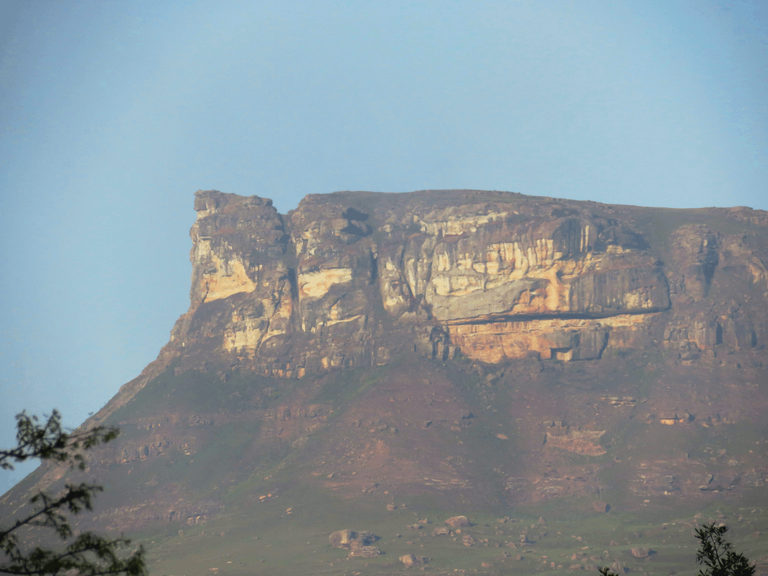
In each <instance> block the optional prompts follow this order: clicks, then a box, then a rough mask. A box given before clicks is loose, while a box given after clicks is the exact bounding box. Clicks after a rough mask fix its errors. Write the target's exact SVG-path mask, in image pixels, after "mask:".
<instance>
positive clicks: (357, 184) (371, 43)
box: [0, 0, 768, 491]
mask: <svg viewBox="0 0 768 576" xmlns="http://www.w3.org/2000/svg"><path fill="white" fill-rule="evenodd" d="M767 94H768V4H767V3H765V2H751V1H735V0H734V1H725V0H691V1H686V0H662V1H651V0H649V1H644V2H621V1H618V0H606V1H597V0H595V1H592V0H579V1H570V2H566V1H556V0H552V1H548V2H540V1H539V2H529V1H522V0H521V1H507V2H491V1H484V0H473V1H471V2H470V1H462V2H459V1H450V0H443V1H440V2H432V1H422V2H412V1H409V2H399V1H393V0H390V1H387V2H373V1H371V2H360V1H349V0H346V1H328V2H323V1H313V2H291V1H285V0H283V1H280V2H269V1H259V2H239V1H237V0H228V1H227V2H218V1H210V2H201V1H191V0H185V1H183V2H181V1H172V0H167V1H157V0H152V1H144V0H133V1H131V2H118V1H113V2H108V1H101V0H99V1H76V0H69V1H67V2H51V1H48V0H24V1H21V0H17V1H7V0H0V202H1V204H0V251H1V254H0V256H1V257H2V262H3V270H2V273H1V274H0V327H2V335H1V336H0V338H1V340H0V342H1V343H2V346H0V445H2V446H9V445H11V444H13V431H14V428H13V415H14V414H16V413H17V412H19V411H20V410H22V409H27V410H28V411H30V412H34V413H39V414H41V413H44V412H49V411H50V410H51V408H54V407H57V408H59V409H60V410H61V411H62V412H63V413H64V415H65V420H66V422H67V423H68V424H69V425H71V426H75V425H77V424H79V423H80V422H82V420H84V419H85V418H86V417H87V415H88V413H89V412H93V411H96V410H98V409H99V408H100V407H101V406H102V405H103V404H104V403H105V402H106V401H107V400H108V399H109V398H110V397H111V396H112V395H114V394H115V392H116V391H117V389H118V387H119V386H120V385H121V384H123V383H125V382H126V381H128V380H130V379H132V378H133V377H135V376H136V375H137V374H138V373H139V372H140V371H141V369H142V368H143V367H144V366H145V365H146V364H147V363H148V362H150V361H151V360H153V359H154V358H155V356H156V355H157V353H158V351H159V349H160V347H161V346H162V345H163V344H165V342H166V341H167V339H168V334H169V331H170V329H171V326H172V325H173V322H174V321H175V320H176V318H177V317H178V316H179V315H180V314H182V313H183V312H184V311H185V310H186V308H187V305H188V291H189V277H190V272H191V268H190V264H189V261H188V258H187V254H188V251H189V248H190V240H189V237H188V230H189V227H190V226H191V224H192V222H193V221H194V212H193V210H192V200H193V196H192V195H193V193H194V191H195V190H198V189H211V188H215V189H218V190H222V191H224V192H234V193H237V194H244V195H250V194H258V195H260V196H265V197H268V198H272V199H273V200H274V202H275V205H276V206H277V207H278V209H279V210H280V211H281V212H283V213H284V212H286V211H288V210H290V209H292V208H294V207H295V206H296V205H297V204H298V202H299V200H300V199H301V198H302V197H303V196H304V195H305V194H309V193H324V192H332V191H335V190H375V191H391V192H399V191H411V190H419V189H427V188H480V189H498V190H509V191H515V192H522V193H524V194H532V195H543V196H556V197H564V198H573V199H589V200H596V201H600V202H611V203H623V204H639V205H648V206H670V207H698V206H734V205H747V206H752V207H754V208H761V209H768V185H767V184H766V183H768V130H767V128H768V104H767V103H768V98H767V97H766V95H767ZM18 479H19V474H16V475H7V474H6V475H5V477H4V478H0V491H3V490H4V489H6V488H8V487H9V486H10V485H11V483H12V482H14V481H16V480H18Z"/></svg>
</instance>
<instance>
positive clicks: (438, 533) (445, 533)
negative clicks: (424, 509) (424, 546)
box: [432, 527, 451, 536]
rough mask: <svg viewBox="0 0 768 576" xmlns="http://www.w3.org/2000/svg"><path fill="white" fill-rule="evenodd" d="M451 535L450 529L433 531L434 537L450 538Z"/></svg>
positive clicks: (443, 528)
mask: <svg viewBox="0 0 768 576" xmlns="http://www.w3.org/2000/svg"><path fill="white" fill-rule="evenodd" d="M450 535H451V530H450V528H445V527H441V528H435V529H434V530H432V536H450Z"/></svg>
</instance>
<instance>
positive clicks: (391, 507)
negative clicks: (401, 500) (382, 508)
mask: <svg viewBox="0 0 768 576" xmlns="http://www.w3.org/2000/svg"><path fill="white" fill-rule="evenodd" d="M396 508H397V506H395V505H394V504H387V510H389V511H390V512H392V510H395V509H396Z"/></svg>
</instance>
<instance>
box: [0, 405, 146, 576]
mask: <svg viewBox="0 0 768 576" xmlns="http://www.w3.org/2000/svg"><path fill="white" fill-rule="evenodd" d="M16 429H17V432H16V441H17V446H16V448H12V449H10V450H0V468H2V469H3V470H13V463H18V462H24V461H25V460H29V459H34V458H40V459H41V460H48V461H52V462H58V463H60V464H65V465H66V464H69V465H70V467H73V468H74V467H77V468H78V469H80V470H84V469H85V457H84V456H83V452H84V451H86V450H89V449H90V448H93V447H94V446H97V445H99V444H103V443H105V442H109V441H110V440H113V439H114V438H116V437H117V435H118V433H119V431H118V430H117V428H111V427H104V426H97V427H95V428H91V429H90V430H86V431H82V432H68V431H66V430H65V429H64V428H63V427H62V425H61V414H59V412H57V411H56V410H54V411H53V413H52V414H51V416H50V417H49V418H48V419H47V420H46V421H45V423H43V424H40V423H39V421H38V418H37V417H36V416H27V414H26V413H24V412H22V413H21V414H19V415H17V416H16ZM102 490H103V488H102V487H101V486H98V485H96V484H88V483H85V482H83V483H80V484H66V486H65V488H64V491H63V492H61V493H59V494H56V495H51V494H48V493H46V492H42V491H41V492H38V493H37V494H36V495H35V496H34V497H33V498H32V499H31V501H30V504H31V509H30V510H29V511H26V512H23V513H22V517H21V518H17V519H15V520H11V522H10V525H9V526H6V525H5V523H6V519H4V518H2V519H0V574H16V575H21V576H36V575H54V574H62V573H64V572H68V571H70V570H72V571H76V573H78V574H79V575H80V576H101V575H109V574H114V575H117V574H125V575H126V576H144V575H145V574H146V566H145V560H144V549H143V547H141V546H139V548H138V549H136V550H134V551H133V553H131V554H130V555H128V556H125V555H123V554H121V553H120V552H121V549H122V548H124V547H126V546H128V545H130V540H127V539H125V538H117V539H114V540H111V539H108V538H104V537H102V536H99V535H97V534H94V533H92V532H83V533H80V534H78V535H76V536H75V534H74V531H73V530H72V526H71V525H70V523H69V519H68V517H67V515H68V514H71V515H75V514H79V513H80V512H82V511H83V510H91V509H92V503H93V497H94V496H95V495H96V494H97V493H99V492H101V491H102ZM33 528H43V529H45V528H47V529H50V530H52V531H53V532H54V533H55V534H56V535H58V537H59V538H61V539H62V540H63V541H64V542H65V544H66V545H65V547H64V548H63V549H62V550H49V549H47V548H42V547H40V546H37V547H35V548H33V549H31V550H25V549H23V548H22V546H21V545H20V544H19V535H20V534H21V533H23V532H25V531H26V530H29V529H33Z"/></svg>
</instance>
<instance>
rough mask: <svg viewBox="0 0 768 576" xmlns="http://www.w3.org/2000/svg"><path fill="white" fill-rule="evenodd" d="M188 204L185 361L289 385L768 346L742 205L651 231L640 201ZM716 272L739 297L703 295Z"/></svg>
mask: <svg viewBox="0 0 768 576" xmlns="http://www.w3.org/2000/svg"><path fill="white" fill-rule="evenodd" d="M195 209H196V211H197V222H196V223H195V224H194V226H193V227H192V230H191V237H192V242H193V247H192V251H191V253H190V259H191V261H192V265H193V273H192V290H191V294H190V299H191V306H190V309H189V312H188V313H187V314H186V315H185V316H184V317H183V318H182V319H181V320H180V321H179V322H178V324H177V325H176V327H175V328H174V330H173V334H172V337H171V344H170V348H172V350H173V355H174V356H179V357H181V359H182V366H183V367H194V366H198V365H201V364H202V363H204V362H206V361H208V362H210V361H211V356H220V357H223V358H226V359H227V361H228V362H230V363H231V364H232V365H233V366H234V365H238V366H242V367H248V368H250V369H255V370H257V371H259V372H261V373H263V374H268V375H273V376H278V377H284V378H301V377H303V376H304V375H306V374H307V373H308V372H310V373H313V374H316V373H317V372H318V371H323V370H332V369H335V368H340V367H363V366H374V365H383V364H388V363H389V362H391V361H392V359H393V358H394V357H396V356H397V355H398V354H399V353H401V352H403V351H404V350H407V349H413V350H416V351H419V352H421V353H423V354H425V355H427V356H430V357H439V358H443V359H447V358H449V357H450V358H453V357H455V355H456V354H460V355H462V356H464V357H467V358H470V359H473V360H478V361H482V362H485V363H491V364H498V363H502V362H504V361H506V360H509V359H519V358H525V357H527V356H536V357H540V358H542V359H550V358H555V359H558V360H563V361H572V360H594V359H599V358H601V357H602V356H603V355H604V354H611V353H616V352H619V351H621V350H627V349H640V350H643V349H648V348H649V347H652V348H659V349H662V348H665V347H667V348H668V347H673V348H676V349H680V350H682V351H684V352H685V353H686V354H689V353H693V354H701V353H706V351H707V350H711V349H712V348H713V347H714V346H716V345H723V346H724V347H725V348H724V349H734V350H735V349H744V348H747V349H751V348H755V347H759V346H761V345H762V344H763V343H764V342H765V341H766V339H767V338H768V333H766V322H765V317H764V316H765V309H764V307H763V306H762V305H761V303H762V302H764V301H765V300H764V298H765V293H766V291H767V290H768V271H766V268H765V265H764V264H763V261H762V260H761V258H760V256H759V254H758V253H757V252H756V250H758V249H759V247H758V246H756V245H754V242H753V237H752V236H750V234H749V233H748V232H747V233H745V232H744V231H742V230H741V228H740V227H739V226H738V223H739V222H744V221H745V218H747V217H746V216H745V215H744V213H745V212H747V214H748V216H749V218H751V219H752V220H754V221H755V222H756V224H748V225H747V224H745V226H753V227H754V226H758V227H760V226H765V224H766V215H765V214H764V213H761V212H754V213H753V211H745V210H740V209H736V210H733V209H731V210H726V209H722V210H717V209H711V210H708V211H698V212H696V211H687V212H686V211H677V212H676V211H671V210H666V211H665V210H657V212H658V213H659V216H660V218H662V219H665V220H667V221H671V223H672V224H674V222H673V221H674V219H675V218H676V217H677V218H680V217H683V220H685V218H686V217H688V218H689V219H690V218H691V217H693V219H694V220H696V219H701V220H707V219H709V220H712V224H711V225H710V226H707V225H706V224H683V225H681V226H679V227H677V228H674V229H666V230H664V231H663V232H662V233H661V234H660V233H658V232H657V231H655V230H653V229H649V228H648V226H647V223H644V221H643V220H644V218H645V220H647V219H648V218H649V214H651V216H650V217H652V213H653V210H652V209H640V208H633V207H619V206H608V205H602V204H597V203H592V202H573V201H564V200H555V199H541V198H532V197H526V196H522V195H518V194H511V193H495V192H478V191H441V192H436V191H427V192H416V193H412V194H399V195H391V194H375V193H365V192H343V193H335V194H329V195H312V196H308V197H306V198H305V199H304V200H303V201H302V202H301V204H300V205H299V207H298V208H297V209H296V210H294V211H292V212H290V213H289V214H288V215H287V216H283V215H281V214H279V213H278V212H277V211H276V210H275V208H274V207H273V206H272V203H271V201H269V200H266V199H262V198H259V197H256V196H252V197H240V196H235V195H232V194H223V193H221V192H216V191H205V192H203V191H201V192H198V193H197V194H196V199H195ZM681 221H682V220H681ZM723 223H726V224H727V225H729V226H730V228H731V229H732V230H730V231H729V232H730V233H728V232H726V231H725V229H723ZM716 271H719V272H721V273H722V274H723V276H724V280H725V279H726V278H727V281H728V282H731V283H733V282H736V283H739V288H742V287H743V288H744V293H745V294H749V295H753V296H747V298H749V300H746V299H740V300H739V301H731V300H730V299H728V300H727V301H726V299H721V300H719V301H718V300H716V299H707V295H708V293H709V292H710V290H711V289H712V282H713V278H714V277H715V273H716ZM738 293H739V294H741V293H742V291H741V290H740V291H739V292H738ZM753 297H754V298H756V299H755V300H752V298H753ZM702 303H704V304H702ZM689 355H690V354H689Z"/></svg>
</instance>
